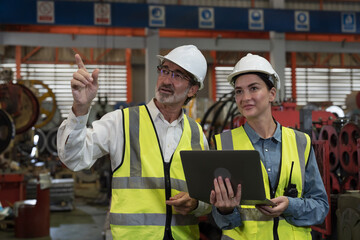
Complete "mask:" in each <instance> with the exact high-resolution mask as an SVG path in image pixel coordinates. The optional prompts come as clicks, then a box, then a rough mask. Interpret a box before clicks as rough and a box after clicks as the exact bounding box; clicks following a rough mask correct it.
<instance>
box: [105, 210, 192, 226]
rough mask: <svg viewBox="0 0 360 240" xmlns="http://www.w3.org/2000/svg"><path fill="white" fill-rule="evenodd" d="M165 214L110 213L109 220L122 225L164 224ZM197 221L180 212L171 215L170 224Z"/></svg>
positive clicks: (188, 223) (177, 224)
mask: <svg viewBox="0 0 360 240" xmlns="http://www.w3.org/2000/svg"><path fill="white" fill-rule="evenodd" d="M165 220H166V214H160V213H146V214H144V213H131V214H125V213H112V214H110V222H111V223H114V222H116V223H117V224H118V225H123V226H137V225H151V226H164V224H165ZM197 223H198V221H197V219H196V218H188V217H187V216H184V215H181V214H174V215H172V220H171V225H172V226H186V225H195V224H197Z"/></svg>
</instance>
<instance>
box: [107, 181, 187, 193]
mask: <svg viewBox="0 0 360 240" xmlns="http://www.w3.org/2000/svg"><path fill="white" fill-rule="evenodd" d="M170 181H171V187H172V188H173V189H176V190H178V191H180V192H188V189H187V184H186V182H185V181H184V180H181V179H173V178H171V179H170ZM112 188H113V189H164V188H165V182H164V178H155V177H154V178H152V177H131V179H130V178H128V177H114V178H113V180H112Z"/></svg>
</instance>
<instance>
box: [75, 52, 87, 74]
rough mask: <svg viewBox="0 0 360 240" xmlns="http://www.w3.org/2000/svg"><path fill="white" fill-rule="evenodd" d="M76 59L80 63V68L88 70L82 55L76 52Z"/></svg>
mask: <svg viewBox="0 0 360 240" xmlns="http://www.w3.org/2000/svg"><path fill="white" fill-rule="evenodd" d="M75 61H76V64H77V65H78V68H79V69H83V70H85V71H86V67H85V65H84V62H83V60H82V59H81V57H80V55H79V54H75Z"/></svg>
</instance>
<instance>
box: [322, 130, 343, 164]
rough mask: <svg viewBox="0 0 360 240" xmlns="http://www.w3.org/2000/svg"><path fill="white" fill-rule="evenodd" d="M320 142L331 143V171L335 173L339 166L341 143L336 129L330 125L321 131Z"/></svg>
mask: <svg viewBox="0 0 360 240" xmlns="http://www.w3.org/2000/svg"><path fill="white" fill-rule="evenodd" d="M319 140H327V141H329V163H330V170H331V171H334V170H335V169H336V168H337V167H338V165H339V144H338V142H339V141H338V134H337V132H336V129H335V128H334V127H333V126H330V125H325V126H323V127H322V128H321V130H320V134H319Z"/></svg>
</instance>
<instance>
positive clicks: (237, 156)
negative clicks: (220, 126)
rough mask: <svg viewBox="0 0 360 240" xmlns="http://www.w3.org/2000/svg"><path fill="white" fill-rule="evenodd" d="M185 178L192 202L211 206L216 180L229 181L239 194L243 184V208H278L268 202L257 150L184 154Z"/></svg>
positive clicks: (181, 153)
mask: <svg viewBox="0 0 360 240" xmlns="http://www.w3.org/2000/svg"><path fill="white" fill-rule="evenodd" d="M180 156H181V161H182V164H183V168H184V172H185V178H186V182H187V186H188V191H189V195H190V197H192V198H195V199H198V200H201V201H203V202H207V203H210V192H211V190H212V189H214V178H216V177H218V176H222V178H223V179H225V178H229V179H230V182H231V185H232V187H233V190H234V192H235V194H236V189H237V185H238V184H239V183H240V184H241V204H243V205H256V204H264V205H275V204H274V203H273V202H271V201H270V200H269V199H266V195H265V188H264V181H263V176H262V171H261V164H260V161H261V160H260V155H259V153H258V152H257V151H255V150H221V151H216V150H204V151H197V150H196V151H181V152H180Z"/></svg>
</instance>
